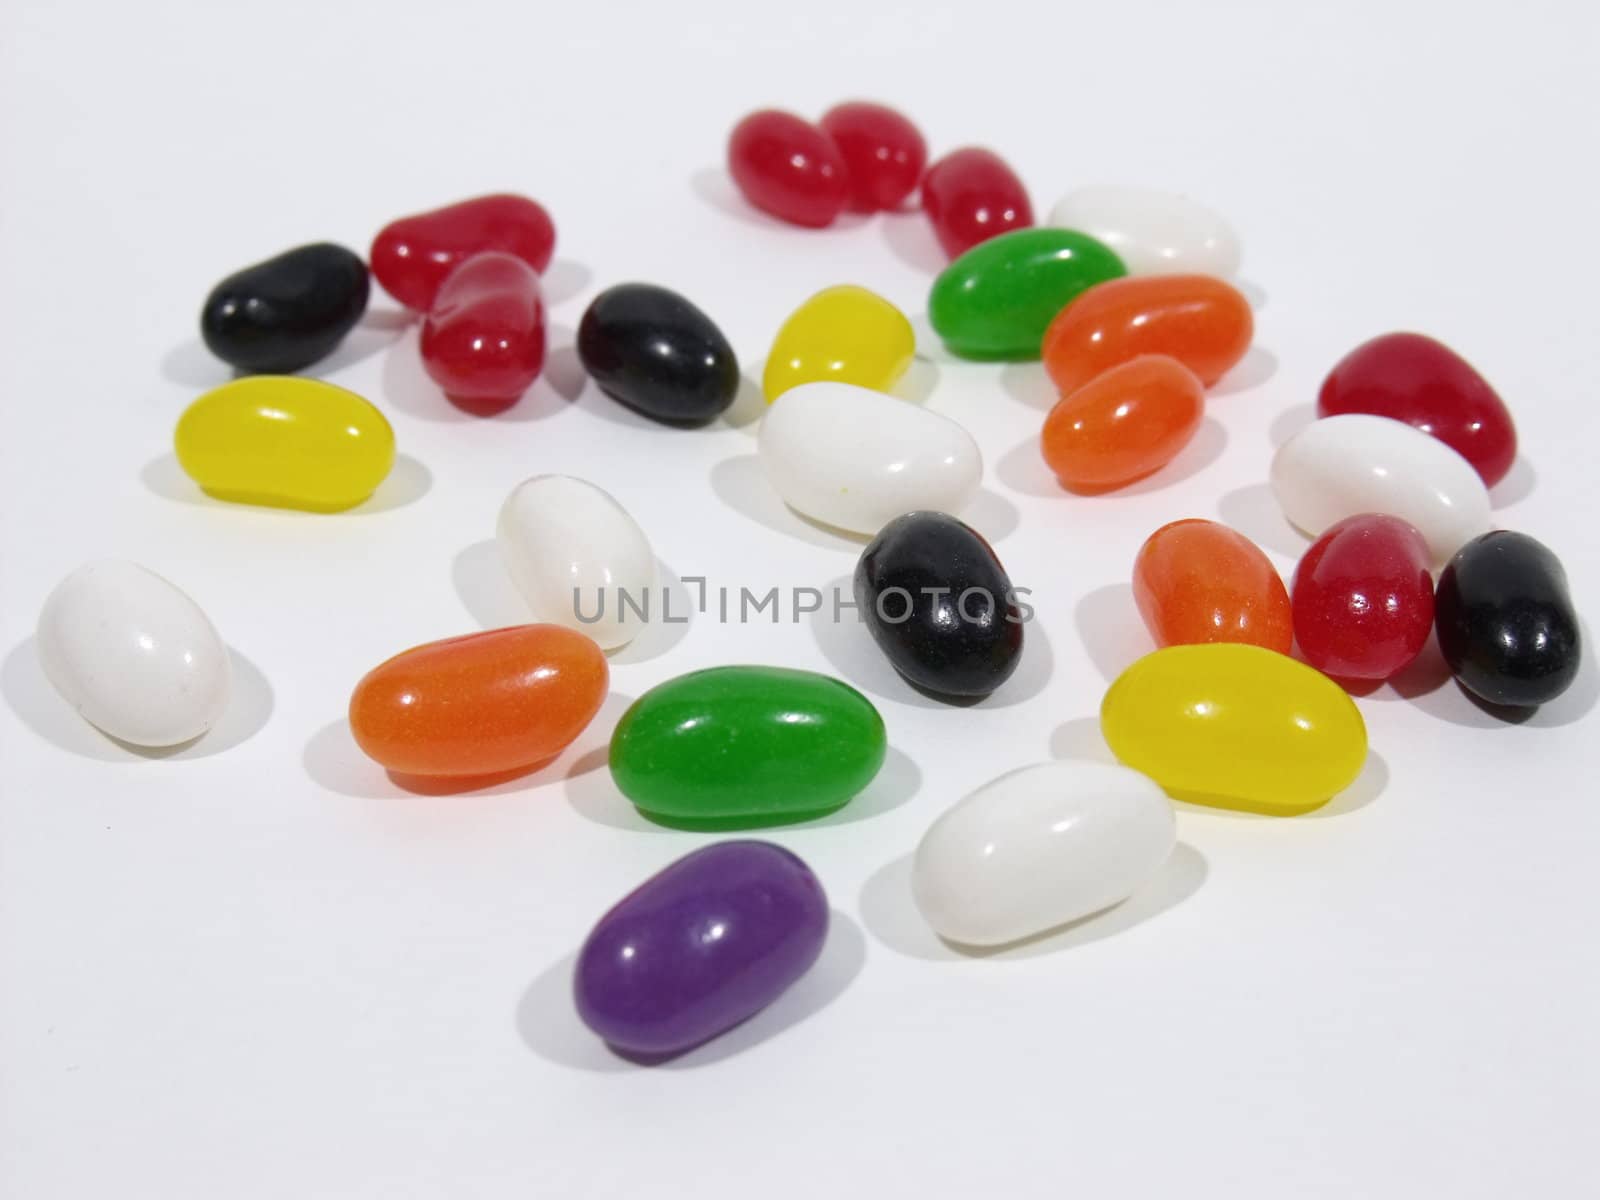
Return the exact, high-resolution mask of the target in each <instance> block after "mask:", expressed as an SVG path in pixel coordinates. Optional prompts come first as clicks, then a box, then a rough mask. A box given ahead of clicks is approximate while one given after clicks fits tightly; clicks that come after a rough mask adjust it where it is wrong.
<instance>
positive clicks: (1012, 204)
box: [922, 146, 1033, 258]
mask: <svg viewBox="0 0 1600 1200" xmlns="http://www.w3.org/2000/svg"><path fill="white" fill-rule="evenodd" d="M922 210H923V211H924V212H925V213H927V214H928V220H930V221H932V222H933V232H934V234H935V235H936V236H937V237H938V239H939V244H940V245H941V246H943V247H944V252H945V253H946V254H948V255H949V256H950V257H951V258H956V257H958V256H959V255H962V254H965V253H966V252H967V251H968V250H970V249H972V247H974V246H976V245H977V244H978V243H979V242H985V241H988V240H989V239H990V238H992V237H994V236H995V235H996V234H1000V233H1007V232H1009V231H1010V230H1013V229H1025V228H1027V227H1028V226H1030V225H1032V224H1033V206H1032V205H1030V204H1029V203H1028V193H1027V191H1026V190H1024V188H1023V186H1022V180H1020V179H1018V178H1017V175H1016V172H1015V171H1013V170H1012V169H1011V168H1010V167H1008V166H1006V164H1005V160H1004V159H1002V158H1001V157H1000V156H999V155H998V154H996V153H994V151H992V150H984V149H981V148H980V147H977V146H968V147H967V148H966V149H964V150H955V151H952V152H951V153H949V154H946V155H945V156H944V157H943V158H941V159H940V160H939V161H938V162H936V163H934V164H933V166H931V167H929V168H928V173H927V174H926V175H924V176H923V178H922Z"/></svg>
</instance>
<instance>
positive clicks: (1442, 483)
mask: <svg viewBox="0 0 1600 1200" xmlns="http://www.w3.org/2000/svg"><path fill="white" fill-rule="evenodd" d="M1272 490H1273V493H1274V494H1275V495H1276V496H1277V497H1278V504H1279V505H1280V506H1281V507H1282V509H1283V515H1284V516H1286V517H1287V518H1288V519H1289V522H1290V524H1292V525H1294V526H1296V527H1297V528H1299V529H1301V530H1303V531H1304V532H1305V533H1307V534H1309V535H1310V536H1311V537H1320V536H1321V535H1322V534H1323V533H1324V532H1325V531H1326V530H1327V529H1328V527H1329V526H1330V525H1333V524H1335V523H1336V522H1339V521H1342V520H1344V519H1345V518H1346V517H1353V516H1355V515H1356V514H1357V513H1387V514H1389V515H1390V516H1393V517H1399V518H1400V519H1401V520H1403V521H1409V522H1410V523H1411V524H1412V525H1414V526H1416V528H1417V530H1418V532H1420V533H1421V534H1422V537H1423V540H1424V541H1426V542H1427V543H1428V550H1429V552H1430V553H1431V554H1432V555H1433V558H1434V560H1435V561H1436V562H1439V563H1443V562H1444V561H1445V560H1446V559H1448V558H1449V557H1450V556H1451V555H1452V554H1454V553H1455V552H1456V551H1457V550H1459V549H1460V548H1461V547H1462V546H1463V545H1464V544H1465V543H1467V542H1468V541H1470V540H1472V539H1473V538H1475V537H1477V536H1478V535H1479V534H1480V533H1484V532H1487V530H1488V528H1489V520H1490V517H1489V492H1488V490H1487V489H1486V488H1485V487H1484V486H1483V480H1482V479H1481V478H1480V477H1479V475H1478V473H1477V471H1475V470H1473V467H1472V464H1471V463H1469V462H1468V461H1467V460H1466V459H1465V458H1463V457H1461V455H1459V454H1457V453H1456V452H1455V451H1454V450H1452V449H1451V448H1450V447H1449V446H1447V445H1445V444H1444V443H1443V442H1441V441H1439V440H1438V439H1437V438H1432V437H1429V436H1428V435H1427V434H1425V433H1422V432H1421V431H1419V430H1416V429H1413V428H1412V427H1411V426H1410V425H1407V424H1405V423H1404V422H1401V421H1393V420H1390V419H1389V418H1388V417H1374V416H1369V415H1367V414H1365V413H1349V414H1345V415H1343V416H1337V417H1324V418H1322V419H1321V420H1320V421H1313V422H1312V423H1311V424H1310V425H1308V426H1306V427H1305V428H1304V429H1302V430H1301V431H1300V432H1299V433H1297V434H1295V435H1294V437H1292V438H1290V439H1289V440H1288V441H1287V442H1286V443H1284V445H1283V448H1282V449H1280V450H1279V451H1278V453H1277V455H1276V456H1275V457H1274V458H1273V460H1272Z"/></svg>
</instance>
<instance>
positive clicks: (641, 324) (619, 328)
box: [578, 283, 739, 425]
mask: <svg viewBox="0 0 1600 1200" xmlns="http://www.w3.org/2000/svg"><path fill="white" fill-rule="evenodd" d="M578 357H579V359H581V360H582V362H583V368H584V370H586V371H587V372H589V374H590V375H591V376H593V378H594V381H595V382H596V383H597V384H599V385H600V390H601V391H603V392H605V394H606V395H608V396H610V397H611V398H612V399H614V400H618V401H621V402H622V403H623V404H626V405H627V406H628V407H629V408H632V409H635V410H636V411H638V412H641V413H643V414H644V415H645V416H647V417H653V418H655V419H656V420H658V421H664V422H667V423H668V424H673V425H696V424H701V423H703V422H706V421H709V420H711V419H712V418H713V417H716V416H718V415H719V414H721V413H723V412H724V411H726V410H727V408H728V406H729V405H730V404H732V403H733V400H734V397H735V396H736V395H738V393H739V360H738V358H736V357H735V356H734V353H733V347H732V346H730V345H729V344H728V339H727V338H725V337H723V336H722V331H721V330H720V329H718V328H717V326H716V324H715V323H714V322H713V321H712V320H711V318H710V317H708V316H706V314H705V313H703V312H701V311H700V310H699V309H698V308H696V307H695V306H694V305H693V304H691V303H689V301H687V300H685V299H684V298H683V297H682V296H680V295H678V293H676V292H673V291H669V290H668V289H666V288H663V287H656V286H655V285H654V284H649V283H623V284H618V285H617V286H616V287H612V288H607V289H606V290H605V291H603V292H601V293H600V294H599V295H598V296H596V297H595V298H594V301H593V302H592V303H591V304H590V305H589V308H588V311H586V312H585V313H584V314H583V320H582V321H581V322H579V324H578Z"/></svg>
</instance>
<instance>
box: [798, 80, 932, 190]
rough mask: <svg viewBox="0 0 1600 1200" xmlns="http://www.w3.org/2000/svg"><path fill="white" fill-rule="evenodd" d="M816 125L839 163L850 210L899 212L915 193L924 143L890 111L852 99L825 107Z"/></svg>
mask: <svg viewBox="0 0 1600 1200" xmlns="http://www.w3.org/2000/svg"><path fill="white" fill-rule="evenodd" d="M819 124H820V125H821V126H822V132H823V133H825V134H827V135H828V136H829V137H830V138H832V139H833V144H834V145H835V146H837V147H839V154H840V156H841V157H842V158H843V159H844V165H845V168H846V170H847V171H848V172H849V176H850V206H851V207H852V208H855V209H857V210H859V211H862V212H872V211H874V210H876V209H893V208H899V207H900V206H901V205H902V204H904V203H905V202H906V198H907V197H908V196H910V195H911V193H912V192H914V191H916V190H917V182H918V181H919V180H920V179H921V178H922V169H923V168H924V167H925V166H927V165H928V144H927V143H926V142H925V141H923V140H922V134H921V133H919V132H918V131H917V127H916V126H915V125H913V124H912V123H911V122H910V121H908V120H906V118H905V117H903V116H901V115H900V114H899V113H897V112H895V110H894V109H892V108H889V107H887V106H886V105H882V104H870V103H868V102H866V101H864V100H856V101H852V102H850V103H849V104H839V105H835V106H834V107H833V108H830V109H829V110H828V111H827V112H826V113H825V114H823V117H822V120H821V121H820V122H819Z"/></svg>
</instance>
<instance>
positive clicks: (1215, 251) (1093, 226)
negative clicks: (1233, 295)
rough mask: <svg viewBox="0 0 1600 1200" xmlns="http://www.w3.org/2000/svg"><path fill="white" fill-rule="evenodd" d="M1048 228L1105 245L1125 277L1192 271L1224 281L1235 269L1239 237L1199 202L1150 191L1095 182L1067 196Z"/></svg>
mask: <svg viewBox="0 0 1600 1200" xmlns="http://www.w3.org/2000/svg"><path fill="white" fill-rule="evenodd" d="M1050 224H1052V225H1057V226H1060V227H1061V228H1063V229H1079V230H1082V231H1083V232H1084V233H1087V234H1088V235H1089V236H1090V237H1093V238H1097V239H1098V240H1100V241H1102V242H1104V243H1105V244H1106V245H1108V246H1110V247H1111V249H1112V250H1114V251H1115V252H1116V255H1117V257H1118V258H1120V259H1122V261H1123V262H1124V263H1126V264H1127V267H1128V274H1130V275H1172V274H1180V273H1185V272H1195V273H1198V274H1202V275H1216V276H1219V277H1221V278H1227V277H1229V276H1231V275H1233V274H1234V273H1235V272H1236V271H1238V269H1239V258H1240V248H1239V235H1238V234H1236V233H1235V232H1234V231H1233V227H1232V226H1230V225H1229V224H1228V222H1227V221H1225V220H1223V219H1222V218H1221V217H1220V216H1218V215H1217V214H1216V213H1214V212H1212V211H1211V210H1210V209H1209V208H1207V207H1205V206H1204V205H1203V204H1198V203H1196V202H1195V201H1193V200H1191V199H1189V198H1188V197H1187V196H1179V195H1175V194H1174V193H1172V192H1162V191H1157V190H1155V189H1154V188H1138V187H1119V186H1117V185H1114V184H1095V185H1092V186H1090V187H1081V188H1078V189H1077V190H1075V191H1071V192H1068V193H1067V194H1066V195H1065V196H1063V197H1061V199H1060V200H1058V201H1056V205H1055V207H1054V208H1052V209H1051V210H1050Z"/></svg>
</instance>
